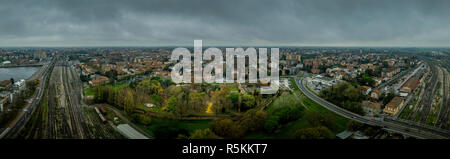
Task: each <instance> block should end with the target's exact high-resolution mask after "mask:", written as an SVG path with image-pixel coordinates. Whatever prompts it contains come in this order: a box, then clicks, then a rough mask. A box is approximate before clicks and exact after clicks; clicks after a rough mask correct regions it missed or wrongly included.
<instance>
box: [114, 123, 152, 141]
mask: <svg viewBox="0 0 450 159" xmlns="http://www.w3.org/2000/svg"><path fill="white" fill-rule="evenodd" d="M117 130H118V131H119V133H120V134H122V135H123V136H125V137H127V138H128V139H149V138H148V137H146V136H144V135H142V134H141V133H139V132H138V131H136V130H135V129H134V128H132V127H131V126H130V125H128V124H120V125H118V126H117Z"/></svg>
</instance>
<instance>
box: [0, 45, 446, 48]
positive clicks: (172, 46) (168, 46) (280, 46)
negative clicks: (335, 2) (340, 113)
mask: <svg viewBox="0 0 450 159" xmlns="http://www.w3.org/2000/svg"><path fill="white" fill-rule="evenodd" d="M164 47H167V48H175V47H185V48H193V45H147V46H144V45H97V46H94V45H92V46H88V45H87V46H82V45H80V46H0V49H3V48H164ZM205 47H221V48H222V47H246V48H247V47H255V48H257V47H278V48H437V49H438V48H443V49H448V48H450V46H359V45H353V46H335V45H323V46H322V45H203V48H205Z"/></svg>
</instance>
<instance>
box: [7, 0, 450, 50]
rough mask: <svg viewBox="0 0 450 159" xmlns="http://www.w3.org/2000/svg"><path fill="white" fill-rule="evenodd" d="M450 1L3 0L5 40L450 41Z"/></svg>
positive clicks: (111, 42)
mask: <svg viewBox="0 0 450 159" xmlns="http://www.w3.org/2000/svg"><path fill="white" fill-rule="evenodd" d="M449 7H450V1H445V0H442V1H433V0H423V1H419V0H280V1H272V0H270V1H269V0H267V1H261V0H258V1H256V0H255V1H245V0H244V1H242V0H241V1H238V0H236V1H230V0H227V1H211V0H202V1H200V0H179V1H173V0H160V1H155V0H141V1H137V0H122V1H116V0H76V1H75V0H72V1H66V0H19V1H13V0H11V1H7V0H6V1H5V0H2V1H0V46H98V45H102V46H106V45H108V46H127V45H128V46H136V45H139V46H154V45H192V43H193V40H194V39H202V40H203V42H204V44H205V45H378V46H391V45H393V46H450V31H449V30H450V29H449V28H450V10H449V9H448V8H449Z"/></svg>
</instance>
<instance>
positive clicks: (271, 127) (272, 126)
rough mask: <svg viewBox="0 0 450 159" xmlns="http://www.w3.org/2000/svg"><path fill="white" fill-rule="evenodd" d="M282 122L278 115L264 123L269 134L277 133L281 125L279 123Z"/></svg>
mask: <svg viewBox="0 0 450 159" xmlns="http://www.w3.org/2000/svg"><path fill="white" fill-rule="evenodd" d="M279 120H280V117H278V116H276V115H271V116H269V118H267V120H266V121H265V122H264V129H265V130H267V131H268V132H273V131H275V130H276V129H277V128H278V127H279V126H280V125H279V124H278V121H279Z"/></svg>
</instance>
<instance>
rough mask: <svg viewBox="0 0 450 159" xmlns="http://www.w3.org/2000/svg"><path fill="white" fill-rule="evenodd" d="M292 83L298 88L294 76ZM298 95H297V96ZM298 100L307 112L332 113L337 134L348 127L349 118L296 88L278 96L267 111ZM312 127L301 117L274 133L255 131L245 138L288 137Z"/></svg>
mask: <svg viewBox="0 0 450 159" xmlns="http://www.w3.org/2000/svg"><path fill="white" fill-rule="evenodd" d="M291 85H292V86H293V87H295V88H297V86H296V84H295V82H294V80H293V78H291ZM296 96H297V97H296ZM296 100H301V103H302V104H303V105H304V106H305V110H304V111H305V114H307V113H308V112H312V111H314V112H319V113H321V114H328V113H331V114H332V117H333V118H334V120H335V121H336V126H337V128H336V130H335V131H333V133H335V134H337V133H339V132H342V131H344V130H345V129H346V127H347V122H348V121H349V120H348V119H347V118H344V117H342V116H340V115H338V114H336V113H334V112H331V111H329V110H328V109H326V108H324V107H322V106H321V105H319V104H317V103H316V102H315V101H313V100H311V99H309V98H307V97H306V96H304V95H303V93H302V92H301V91H300V90H295V89H294V91H292V92H290V93H287V92H285V93H283V94H282V95H281V96H280V97H279V98H277V99H276V100H275V101H274V102H273V103H272V104H271V105H270V106H269V107H268V108H267V109H266V111H267V112H268V113H269V114H270V112H271V111H273V110H274V109H277V108H280V107H282V106H283V105H285V104H286V103H292V102H294V103H295V102H296ZM308 127H310V124H309V123H308V121H307V120H305V119H299V120H296V121H292V122H289V123H287V124H285V125H283V127H282V128H281V129H280V130H279V131H278V132H277V133H274V134H269V133H267V132H264V131H259V132H255V133H251V134H249V135H247V136H246V137H245V138H248V139H286V138H292V137H293V134H294V133H295V132H296V131H297V130H299V129H303V128H308Z"/></svg>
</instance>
